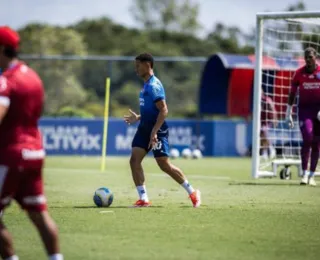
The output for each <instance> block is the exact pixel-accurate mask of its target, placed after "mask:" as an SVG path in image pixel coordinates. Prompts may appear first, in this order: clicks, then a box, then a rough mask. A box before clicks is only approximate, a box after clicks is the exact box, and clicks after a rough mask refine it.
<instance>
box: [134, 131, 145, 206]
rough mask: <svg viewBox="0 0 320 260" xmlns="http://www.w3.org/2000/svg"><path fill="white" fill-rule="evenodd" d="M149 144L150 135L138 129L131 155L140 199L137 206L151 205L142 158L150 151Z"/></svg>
mask: <svg viewBox="0 0 320 260" xmlns="http://www.w3.org/2000/svg"><path fill="white" fill-rule="evenodd" d="M148 144H149V140H148V136H145V135H143V134H142V133H140V132H139V130H138V131H137V132H136V134H135V136H134V138H133V140H132V151H131V156H130V168H131V174H132V179H133V181H134V184H135V186H136V188H137V191H138V195H139V200H138V201H137V202H136V203H135V204H134V206H136V207H146V206H150V202H149V197H148V194H147V189H146V185H145V178H144V172H143V168H142V160H143V158H144V157H145V156H146V154H147V153H148V152H147V149H148Z"/></svg>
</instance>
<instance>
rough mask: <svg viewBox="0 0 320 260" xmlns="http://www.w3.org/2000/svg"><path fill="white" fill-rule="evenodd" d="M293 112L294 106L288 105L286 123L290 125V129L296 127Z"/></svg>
mask: <svg viewBox="0 0 320 260" xmlns="http://www.w3.org/2000/svg"><path fill="white" fill-rule="evenodd" d="M291 110H292V106H291V105H289V104H288V105H287V111H286V123H287V124H288V126H289V128H293V127H294V124H293V119H292V115H291Z"/></svg>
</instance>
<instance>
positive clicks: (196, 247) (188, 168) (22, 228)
mask: <svg viewBox="0 0 320 260" xmlns="http://www.w3.org/2000/svg"><path fill="white" fill-rule="evenodd" d="M99 160H100V159H99V158H91V157H69V158H67V157H49V158H48V159H47V162H46V170H45V188H46V194H47V197H48V201H49V211H50V213H51V214H52V216H53V217H54V219H55V221H56V222H57V223H58V225H59V230H60V237H61V248H62V252H63V253H64V255H65V259H66V260H72V259H75V260H78V259H92V260H97V259H101V260H104V259H112V260H116V259H140V260H141V259H152V260H156V259H159V260H160V259H161V260H164V259H183V260H186V259H193V260H194V259H208V260H209V259H226V260H232V259H243V260H250V259H254V260H257V259H259V260H264V259H272V260H274V259H285V260H287V259H291V260H293V259H304V260H312V259H320V186H319V187H302V186H299V185H297V184H298V181H297V179H296V180H291V181H282V180H280V179H272V180H271V179H262V180H252V179H251V178H250V166H251V165H250V159H234V158H232V159H227V158H219V159H202V160H183V159H179V160H176V161H175V163H176V164H177V165H178V166H180V167H181V168H182V169H184V171H185V173H186V175H187V176H188V179H189V181H190V182H191V184H192V185H193V186H194V187H197V188H199V189H200V190H201V192H202V200H203V206H202V207H201V208H198V209H194V208H192V206H191V202H190V201H189V199H188V197H187V194H186V192H185V191H184V190H183V189H182V188H181V187H180V186H179V185H178V184H176V183H175V182H174V181H173V180H171V179H170V178H169V177H166V176H165V175H164V174H163V173H161V172H160V171H159V170H158V168H157V166H156V165H155V163H154V161H153V159H152V158H147V159H146V161H145V162H144V167H145V172H146V181H147V191H148V193H149V197H150V199H151V200H152V203H153V207H151V208H142V209H141V208H140V209H138V208H128V207H127V206H128V205H131V204H132V203H134V202H135V200H136V199H137V193H136V190H135V188H134V186H133V183H132V179H131V174H130V171H129V167H128V166H129V165H128V158H112V157H111V158H108V159H107V170H106V172H104V173H101V172H100V171H99V165H100V161H99ZM294 177H295V178H296V175H295V176H294ZM101 186H106V187H108V188H110V189H111V190H112V191H113V192H114V196H115V198H114V201H113V204H112V205H111V207H110V208H103V209H101V208H97V207H95V206H94V204H93V200H92V196H93V193H94V191H95V189H96V188H99V187H101ZM4 220H5V223H6V224H7V226H8V228H9V230H10V231H11V232H12V234H13V236H14V240H15V247H16V250H17V254H18V255H19V256H20V259H22V260H40V259H46V255H45V253H44V250H43V248H42V245H41V244H40V240H39V238H38V235H37V233H36V231H35V230H34V228H33V227H32V225H31V224H30V222H29V221H28V219H27V218H26V217H25V216H24V215H23V214H21V212H20V209H19V208H18V206H17V205H15V204H13V206H11V207H10V208H9V209H8V210H7V211H6V214H5V217H4Z"/></svg>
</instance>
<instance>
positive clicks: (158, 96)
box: [150, 84, 168, 134]
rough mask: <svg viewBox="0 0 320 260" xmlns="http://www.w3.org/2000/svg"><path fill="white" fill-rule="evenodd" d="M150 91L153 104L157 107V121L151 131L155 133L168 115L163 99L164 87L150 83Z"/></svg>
mask: <svg viewBox="0 0 320 260" xmlns="http://www.w3.org/2000/svg"><path fill="white" fill-rule="evenodd" d="M150 92H151V93H150V94H151V97H152V100H153V102H154V103H155V106H156V107H157V109H158V110H159V114H158V117H157V121H156V123H155V125H154V127H153V129H152V133H153V134H156V133H157V132H158V131H159V129H160V127H161V126H162V124H163V123H164V120H165V119H166V117H167V115H168V107H167V103H166V100H165V93H164V89H163V87H162V86H161V85H160V84H154V85H151V91H150Z"/></svg>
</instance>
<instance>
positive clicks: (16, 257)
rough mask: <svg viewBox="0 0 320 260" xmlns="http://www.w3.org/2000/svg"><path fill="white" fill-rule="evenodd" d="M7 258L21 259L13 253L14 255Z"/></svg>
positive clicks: (11, 259)
mask: <svg viewBox="0 0 320 260" xmlns="http://www.w3.org/2000/svg"><path fill="white" fill-rule="evenodd" d="M5 260H19V257H18V256H16V255H12V256H10V257H8V258H6V259H5Z"/></svg>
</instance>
